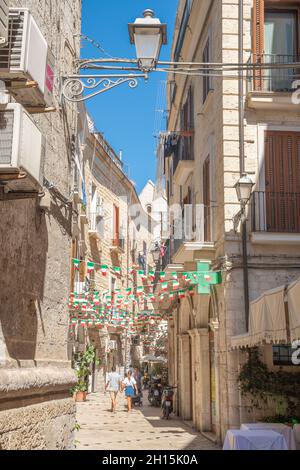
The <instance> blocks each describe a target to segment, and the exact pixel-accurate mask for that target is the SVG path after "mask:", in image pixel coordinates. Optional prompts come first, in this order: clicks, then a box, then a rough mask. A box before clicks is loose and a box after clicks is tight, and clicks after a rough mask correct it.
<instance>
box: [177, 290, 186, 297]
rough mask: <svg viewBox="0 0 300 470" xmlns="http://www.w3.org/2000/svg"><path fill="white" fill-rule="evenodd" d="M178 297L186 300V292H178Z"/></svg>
mask: <svg viewBox="0 0 300 470" xmlns="http://www.w3.org/2000/svg"><path fill="white" fill-rule="evenodd" d="M178 297H179V298H180V299H184V298H185V292H184V290H180V291H179V292H178Z"/></svg>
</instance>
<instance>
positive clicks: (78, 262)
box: [73, 259, 80, 270]
mask: <svg viewBox="0 0 300 470" xmlns="http://www.w3.org/2000/svg"><path fill="white" fill-rule="evenodd" d="M73 265H74V268H75V269H77V270H79V266H80V259H73Z"/></svg>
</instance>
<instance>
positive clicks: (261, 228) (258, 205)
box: [251, 191, 300, 233]
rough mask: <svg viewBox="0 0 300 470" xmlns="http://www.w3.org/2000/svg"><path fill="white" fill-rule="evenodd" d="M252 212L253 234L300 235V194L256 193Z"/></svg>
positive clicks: (252, 202)
mask: <svg viewBox="0 0 300 470" xmlns="http://www.w3.org/2000/svg"><path fill="white" fill-rule="evenodd" d="M251 212H252V214H251V216H252V217H251V219H252V231H253V232H270V233H300V193H284V192H268V191H255V192H254V193H253V194H252V199H251Z"/></svg>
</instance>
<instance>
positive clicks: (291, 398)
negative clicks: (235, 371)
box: [239, 348, 300, 419]
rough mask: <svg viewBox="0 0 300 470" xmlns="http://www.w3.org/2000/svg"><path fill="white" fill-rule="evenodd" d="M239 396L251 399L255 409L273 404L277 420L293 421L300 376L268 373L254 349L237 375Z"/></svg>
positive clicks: (299, 402)
mask: <svg viewBox="0 0 300 470" xmlns="http://www.w3.org/2000/svg"><path fill="white" fill-rule="evenodd" d="M239 384H240V389H241V392H242V394H243V395H250V396H251V403H252V405H253V406H255V407H257V408H261V407H262V405H263V404H264V405H267V404H268V403H269V401H270V400H271V401H273V403H274V404H275V407H276V408H277V411H278V410H279V413H277V416H283V417H284V416H285V417H286V416H289V417H295V419H296V414H297V411H299V409H300V397H299V387H300V374H299V373H292V372H287V371H284V370H282V369H279V370H278V371H271V370H269V369H268V367H267V365H266V364H265V363H263V362H262V361H261V359H260V354H259V351H258V349H257V348H253V349H251V350H249V357H248V361H247V362H246V363H245V364H244V365H243V367H242V369H241V371H240V374H239Z"/></svg>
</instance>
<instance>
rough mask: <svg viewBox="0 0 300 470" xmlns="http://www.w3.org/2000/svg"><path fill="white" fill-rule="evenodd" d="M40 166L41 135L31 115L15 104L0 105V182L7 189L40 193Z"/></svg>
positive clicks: (41, 167) (41, 175)
mask: <svg viewBox="0 0 300 470" xmlns="http://www.w3.org/2000/svg"><path fill="white" fill-rule="evenodd" d="M43 163H44V141H43V137H42V133H41V132H40V130H39V129H38V127H37V126H36V124H35V123H34V121H33V120H32V119H31V117H30V115H29V114H28V113H27V112H26V111H25V109H24V108H23V107H22V106H21V105H20V104H17V103H13V104H7V105H0V175H1V179H2V180H4V181H6V182H7V187H8V188H9V189H10V190H18V191H40V190H41V187H42V184H43V181H42V178H43ZM24 172H25V173H26V174H27V176H26V177H24V178H23V176H24V175H22V173H24ZM6 177H7V179H6ZM17 177H20V179H17Z"/></svg>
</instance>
